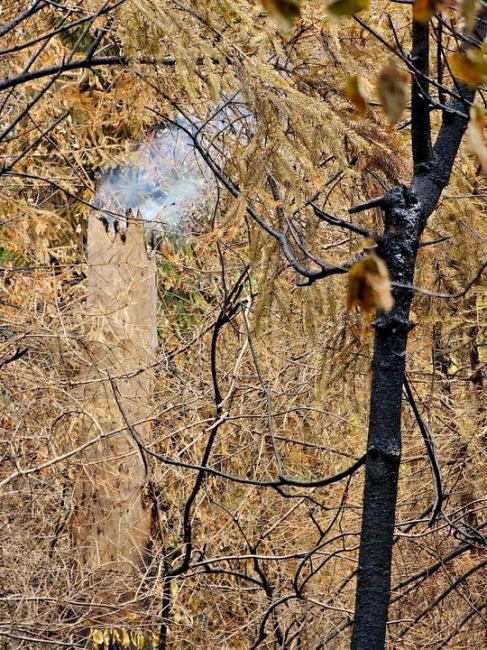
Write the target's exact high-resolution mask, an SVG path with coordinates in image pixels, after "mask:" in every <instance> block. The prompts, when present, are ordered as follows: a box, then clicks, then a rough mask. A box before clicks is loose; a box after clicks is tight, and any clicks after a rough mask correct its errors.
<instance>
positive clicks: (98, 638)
mask: <svg viewBox="0 0 487 650" xmlns="http://www.w3.org/2000/svg"><path fill="white" fill-rule="evenodd" d="M91 641H92V643H93V648H94V650H98V647H99V646H101V644H102V643H103V641H104V639H103V632H102V631H101V630H92V631H91Z"/></svg>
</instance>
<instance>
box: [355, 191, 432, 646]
mask: <svg viewBox="0 0 487 650" xmlns="http://www.w3.org/2000/svg"><path fill="white" fill-rule="evenodd" d="M383 207H384V216H385V230H384V242H383V244H382V245H381V247H380V250H379V252H380V254H381V256H382V257H383V258H384V259H385V261H386V262H387V265H388V267H389V271H390V274H391V280H392V281H395V282H398V283H401V284H409V285H410V284H412V281H413V276H414V266H415V260H416V253H417V250H418V244H419V237H420V234H421V230H422V218H421V210H420V205H419V202H418V200H417V199H416V197H415V196H414V194H413V193H412V192H411V191H410V190H409V189H408V188H406V187H396V188H395V189H394V190H392V191H391V192H390V193H389V194H388V195H387V196H386V197H385V200H384V206H383ZM393 294H394V308H393V310H392V311H391V312H390V313H389V314H381V315H380V316H379V317H378V318H377V319H376V320H375V322H374V327H375V341H374V355H373V360H372V388H371V401H370V414H369V437H368V443H367V463H366V470H365V490H364V499H363V518H362V533H361V538H360V554H359V570H358V585H357V599H356V605H355V612H356V613H355V622H354V633H353V641H352V648H353V650H365V649H367V650H379V649H381V648H383V647H384V643H385V631H386V626H385V624H386V621H387V611H388V606H389V596H390V580H391V562H392V544H393V535H394V522H395V513H396V501H397V486H398V477H399V464H400V461H401V403H402V387H403V381H404V369H405V359H406V344H407V337H408V332H409V330H410V329H411V327H412V326H413V325H412V323H411V322H410V321H409V320H408V316H409V309H410V306H411V299H412V292H411V291H410V290H409V289H404V288H396V289H394V291H393Z"/></svg>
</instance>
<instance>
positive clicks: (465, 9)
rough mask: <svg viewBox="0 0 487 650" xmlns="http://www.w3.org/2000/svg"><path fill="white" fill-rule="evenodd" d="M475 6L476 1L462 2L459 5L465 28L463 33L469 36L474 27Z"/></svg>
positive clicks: (464, 0) (467, 0)
mask: <svg viewBox="0 0 487 650" xmlns="http://www.w3.org/2000/svg"><path fill="white" fill-rule="evenodd" d="M477 5H478V0H462V3H461V7H460V8H461V12H462V18H463V23H464V26H465V32H466V33H467V34H469V33H470V32H472V31H473V28H474V27H475V18H476V17H477Z"/></svg>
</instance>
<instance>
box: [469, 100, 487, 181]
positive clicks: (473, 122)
mask: <svg viewBox="0 0 487 650" xmlns="http://www.w3.org/2000/svg"><path fill="white" fill-rule="evenodd" d="M485 125H486V119H485V114H484V111H483V109H482V108H481V107H480V106H478V105H475V106H472V108H471V109H470V121H469V123H468V129H467V136H468V142H469V144H470V149H471V150H472V151H473V153H474V154H475V155H476V156H477V158H478V159H479V162H480V166H481V167H482V172H483V173H484V174H485V175H487V147H486V146H485V130H484V129H485Z"/></svg>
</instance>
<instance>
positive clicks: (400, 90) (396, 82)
mask: <svg viewBox="0 0 487 650" xmlns="http://www.w3.org/2000/svg"><path fill="white" fill-rule="evenodd" d="M407 80H408V75H407V72H405V71H404V70H399V68H396V66H394V65H387V66H385V67H384V68H382V70H381V72H380V74H379V76H378V78H377V94H378V95H379V100H380V103H381V105H382V108H383V109H384V113H385V114H386V115H387V117H388V118H389V121H390V122H392V124H395V123H396V122H398V121H399V119H400V117H401V115H402V114H403V112H404V109H405V108H406V105H407V102H408V86H407Z"/></svg>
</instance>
